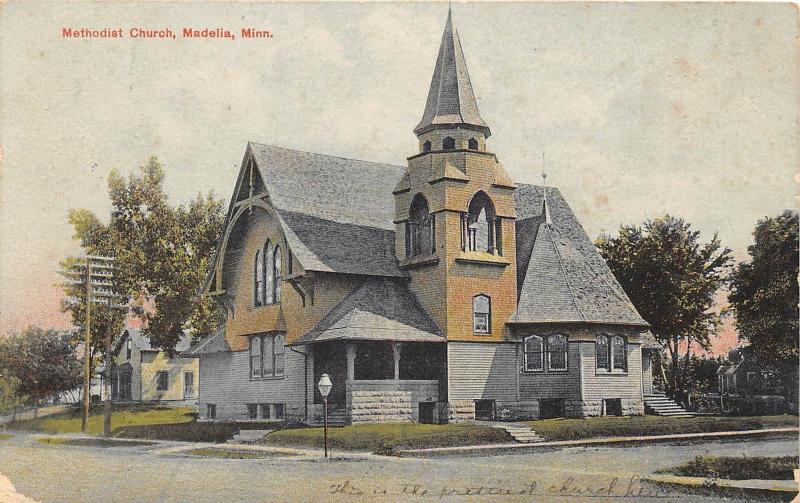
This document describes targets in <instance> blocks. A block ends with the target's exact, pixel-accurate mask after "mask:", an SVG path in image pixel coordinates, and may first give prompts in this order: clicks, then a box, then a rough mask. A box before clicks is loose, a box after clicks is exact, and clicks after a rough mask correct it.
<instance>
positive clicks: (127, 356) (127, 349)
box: [125, 339, 131, 360]
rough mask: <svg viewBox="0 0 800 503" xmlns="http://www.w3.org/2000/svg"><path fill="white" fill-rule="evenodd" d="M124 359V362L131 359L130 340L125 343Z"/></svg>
mask: <svg viewBox="0 0 800 503" xmlns="http://www.w3.org/2000/svg"><path fill="white" fill-rule="evenodd" d="M125 359H126V360H130V359H131V340H130V339H128V340H127V341H125Z"/></svg>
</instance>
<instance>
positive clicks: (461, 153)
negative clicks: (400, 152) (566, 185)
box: [393, 11, 517, 341]
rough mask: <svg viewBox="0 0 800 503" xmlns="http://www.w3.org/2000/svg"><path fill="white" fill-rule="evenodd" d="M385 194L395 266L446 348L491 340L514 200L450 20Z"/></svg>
mask: <svg viewBox="0 0 800 503" xmlns="http://www.w3.org/2000/svg"><path fill="white" fill-rule="evenodd" d="M414 134H415V135H416V136H417V138H418V140H419V152H418V153H417V154H415V155H413V156H411V157H409V158H408V169H407V170H406V173H405V175H404V176H403V178H402V180H401V181H400V183H399V184H398V185H397V187H396V188H395V190H394V192H393V193H394V196H395V226H396V227H395V231H396V232H395V237H396V243H395V244H396V247H395V249H396V251H397V255H398V256H397V258H398V260H399V261H400V265H401V267H403V268H404V269H406V270H407V271H408V272H409V273H410V275H411V283H410V285H411V288H412V290H413V291H414V292H415V293H416V295H417V297H418V298H419V299H420V302H422V304H423V305H424V306H425V308H426V309H427V311H428V312H429V313H430V314H431V316H432V317H433V318H434V320H435V321H436V322H437V323H438V324H439V327H440V328H441V329H442V331H443V332H444V333H445V334H446V335H447V338H448V340H470V341H474V340H480V341H500V340H502V339H503V338H504V337H505V335H507V334H506V330H507V329H506V328H505V322H506V321H507V320H508V319H509V318H510V317H511V315H512V314H513V313H514V310H515V309H516V295H517V288H516V243H515V236H514V232H515V230H514V229H515V228H514V220H515V218H516V213H515V208H514V191H515V190H516V187H515V186H514V184H513V182H512V181H511V180H510V179H509V177H508V175H507V174H506V172H505V170H504V169H503V167H502V166H501V165H500V163H499V162H498V161H497V156H496V155H495V154H493V153H491V152H488V151H487V150H486V140H487V139H488V138H489V136H490V135H491V130H490V129H489V126H488V125H487V124H486V122H485V121H484V120H483V118H482V117H481V115H480V112H479V111H478V105H477V103H476V101H475V95H474V92H473V89H472V83H471V82H470V78H469V73H468V72H467V64H466V60H465V58H464V53H463V50H462V48H461V42H460V40H459V37H458V31H457V30H456V28H455V26H454V24H453V16H452V11H448V13H447V22H446V24H445V28H444V33H443V35H442V42H441V45H440V47H439V54H438V57H437V59H436V65H435V67H434V70H433V78H432V79H431V85H430V89H429V91H428V99H427V101H426V103H425V110H424V112H423V114H422V120H420V122H419V124H418V125H417V127H415V128H414Z"/></svg>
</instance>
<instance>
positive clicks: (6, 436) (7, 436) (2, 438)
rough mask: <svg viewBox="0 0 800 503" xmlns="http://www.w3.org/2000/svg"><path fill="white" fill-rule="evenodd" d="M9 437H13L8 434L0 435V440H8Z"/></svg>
mask: <svg viewBox="0 0 800 503" xmlns="http://www.w3.org/2000/svg"><path fill="white" fill-rule="evenodd" d="M11 437H13V435H9V434H8V433H0V440H8V439H9V438H11Z"/></svg>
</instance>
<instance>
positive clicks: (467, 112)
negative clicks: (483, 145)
mask: <svg viewBox="0 0 800 503" xmlns="http://www.w3.org/2000/svg"><path fill="white" fill-rule="evenodd" d="M440 124H441V125H452V124H463V125H467V126H472V127H473V128H474V129H478V130H480V131H482V132H483V133H484V134H485V135H486V137H487V138H488V137H489V135H491V131H490V130H489V126H487V125H486V122H484V120H483V118H482V117H481V114H480V113H479V112H478V104H477V103H476V102H475V94H474V93H473V91H472V83H471V82H470V80H469V73H468V72H467V63H466V61H465V59H464V52H463V50H462V49H461V40H460V39H459V38H458V31H457V30H456V29H455V27H454V26H453V13H452V11H451V10H448V11H447V22H446V23H445V27H444V33H443V34H442V43H441V45H440V46H439V56H438V57H437V58H436V66H435V67H434V69H433V78H432V79H431V87H430V89H429V90H428V100H427V101H426V103H425V112H424V113H423V114H422V120H421V121H420V122H419V124H418V125H417V127H415V128H414V133H416V134H417V135H420V134H423V133H425V132H426V131H429V130H431V129H435V127H436V126H437V125H440Z"/></svg>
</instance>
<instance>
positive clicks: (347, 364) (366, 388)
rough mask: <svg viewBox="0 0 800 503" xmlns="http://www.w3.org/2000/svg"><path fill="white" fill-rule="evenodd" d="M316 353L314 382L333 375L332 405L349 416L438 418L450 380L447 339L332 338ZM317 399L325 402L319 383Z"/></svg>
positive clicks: (349, 419)
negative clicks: (349, 339)
mask: <svg viewBox="0 0 800 503" xmlns="http://www.w3.org/2000/svg"><path fill="white" fill-rule="evenodd" d="M313 354H314V360H313V361H314V382H315V383H316V382H318V381H319V379H320V377H321V376H322V374H328V375H329V376H330V378H331V381H332V382H333V388H332V389H331V393H330V395H329V396H328V404H329V407H330V409H331V411H333V413H334V414H335V415H338V416H339V417H340V418H342V419H345V421H346V422H356V423H357V422H381V421H401V422H403V421H413V422H425V423H434V422H438V420H439V413H438V403H439V402H440V400H443V399H444V391H443V390H445V389H446V382H447V370H446V345H445V344H443V343H431V342H397V341H373V340H370V341H363V340H361V341H359V340H354V341H327V342H320V343H317V344H314V345H313ZM315 388H316V387H315ZM440 390H442V391H440ZM314 403H315V404H321V403H322V396H321V395H320V394H319V390H317V389H315V390H314ZM342 416H344V417H342Z"/></svg>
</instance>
